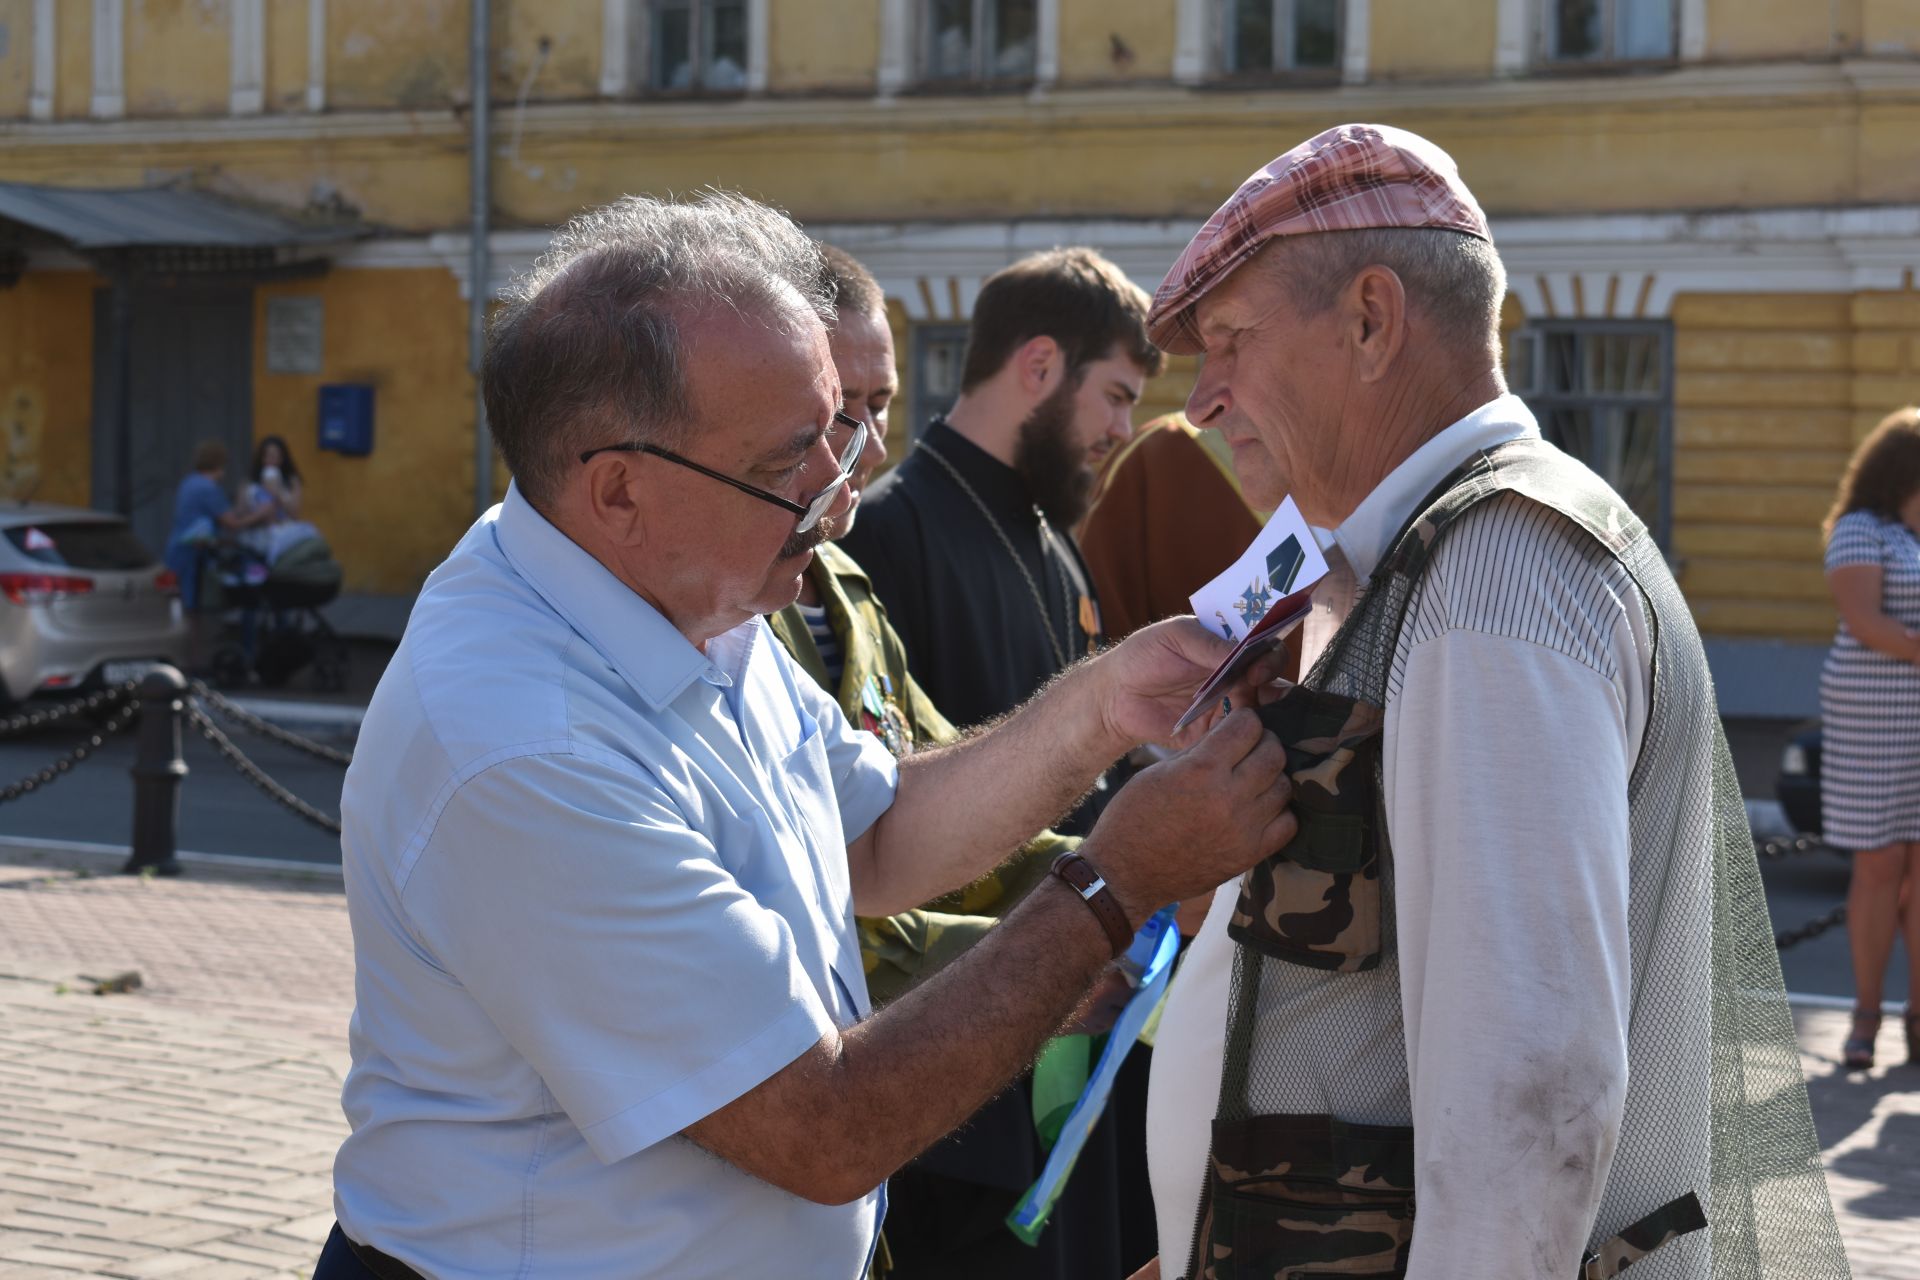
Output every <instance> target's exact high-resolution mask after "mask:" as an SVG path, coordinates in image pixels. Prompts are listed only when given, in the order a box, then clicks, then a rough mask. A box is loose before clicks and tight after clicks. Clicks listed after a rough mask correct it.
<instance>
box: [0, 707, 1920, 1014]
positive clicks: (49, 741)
mask: <svg viewBox="0 0 1920 1280" xmlns="http://www.w3.org/2000/svg"><path fill="white" fill-rule="evenodd" d="M1731 727H1732V728H1733V729H1734V732H1733V734H1732V735H1731V736H1732V738H1733V740H1734V745H1735V756H1736V758H1738V759H1739V761H1740V764H1741V773H1742V775H1743V781H1744V783H1745V790H1746V791H1747V793H1748V794H1749V795H1760V796H1764V795H1766V794H1767V792H1768V790H1769V787H1770V783H1771V775H1770V770H1771V767H1772V766H1771V761H1773V760H1777V759H1778V747H1777V742H1778V741H1781V740H1784V735H1785V734H1786V732H1787V731H1788V729H1789V728H1790V726H1787V725H1784V724H1759V725H1754V724H1748V725H1737V726H1731ZM90 732H91V730H90V729H88V728H81V727H77V726H62V727H59V728H54V729H43V730H40V731H38V732H34V733H30V734H25V735H21V736H17V737H12V738H4V739H0V786H4V785H6V784H7V783H10V782H12V781H14V780H15V779H17V778H20V777H22V776H24V775H26V774H28V773H30V772H32V771H33V770H35V769H38V768H39V767H41V766H42V765H45V764H46V763H47V762H48V761H49V760H51V759H52V758H54V757H55V756H58V755H60V754H63V753H65V752H67V751H69V750H71V749H72V748H73V747H74V746H76V745H78V744H79V743H80V742H82V741H84V740H85V739H86V737H87V735H88V733H90ZM230 732H231V736H232V737H233V738H234V740H235V741H236V742H237V743H238V744H240V746H241V747H242V749H243V750H245V751H246V752H247V754H248V755H249V756H251V757H252V758H253V759H254V760H255V761H256V762H258V763H259V764H260V765H261V767H262V768H264V769H265V770H266V771H267V773H269V774H270V775H271V776H273V777H274V778H276V779H278V780H279V781H280V782H281V783H282V784H283V785H285V786H286V787H287V788H288V789H289V790H291V791H292V792H293V793H294V794H296V795H298V796H300V797H301V798H302V799H304V800H306V801H307V802H308V803H310V804H312V805H315V806H317V807H318V808H321V809H323V810H325V811H326V812H328V813H330V814H337V813H338V812H339V809H340V783H341V778H342V774H343V771H342V770H341V769H340V768H339V767H338V766H336V765H332V764H328V763H325V762H323V761H320V760H316V759H314V758H312V757H310V756H307V755H304V754H301V753H300V752H297V751H294V750H292V749H291V748H288V747H284V746H281V745H280V744H278V743H275V742H272V741H269V740H266V739H262V738H258V737H255V736H252V735H250V734H246V733H243V732H240V731H238V730H231V731H230ZM315 736H320V737H323V740H326V741H328V742H329V743H330V744H331V745H335V746H346V747H350V746H351V742H350V741H348V740H345V739H343V738H342V737H340V736H339V735H338V734H337V733H336V734H335V735H334V736H331V737H327V736H325V735H324V734H316V735H315ZM185 757H186V761H187V766H188V769H189V772H188V775H187V777H186V778H185V779H184V780H183V781H182V783H181V786H180V817H179V847H180V848H181V849H183V850H195V851H199V852H203V853H215V854H240V855H245V856H250V857H266V858H286V859H293V860H297V861H302V862H332V863H338V862H339V860H340V849H339V843H338V840H337V839H336V837H334V836H332V835H330V834H329V833H327V832H325V831H322V830H321V829H319V828H318V827H314V826H312V825H310V824H308V823H307V822H305V821H304V820H302V819H300V818H298V817H296V816H294V815H293V814H292V813H291V812H289V811H287V810H286V809H284V808H282V807H280V806H279V805H278V804H276V803H275V802H274V801H273V800H271V799H269V798H268V797H267V796H266V795H264V794H263V793H262V792H260V791H259V790H258V789H256V788H255V787H254V785H253V784H252V783H251V782H249V781H247V780H246V779H245V778H243V777H241V776H240V775H239V774H238V773H236V772H235V771H234V770H233V768H232V767H231V766H230V765H229V764H228V763H227V762H226V761H225V760H223V759H222V758H221V757H220V756H219V755H217V754H215V752H214V751H213V748H212V747H211V746H210V745H209V744H208V743H206V742H205V741H203V740H201V739H200V738H199V736H198V735H196V734H193V733H191V731H189V732H188V734H187V738H186V741H185ZM132 763H133V740H132V737H131V735H122V736H121V737H119V738H116V739H113V740H110V741H109V742H108V743H107V744H106V745H105V746H104V747H102V748H101V749H100V750H99V751H98V752H96V753H95V755H94V756H93V757H92V758H91V759H89V760H88V761H86V762H85V763H83V764H82V765H80V766H78V767H77V768H75V769H74V770H73V771H72V772H71V773H69V774H68V775H66V776H65V777H62V778H60V779H59V780H58V781H56V782H54V783H53V784H52V785H50V786H48V787H46V788H44V789H43V790H41V791H39V792H36V793H34V794H31V795H27V796H23V797H21V798H19V799H17V800H14V801H11V802H8V803H4V804H0V836H15V837H41V838H52V839H58V840H79V841H87V842H90V843H100V844H117V845H124V844H126V843H127V842H128V840H129V838H130V835H129V833H130V829H131V824H132V796H133V791H132V780H131V778H130V777H129V775H128V772H127V771H128V768H129V766H131V764H132ZM1761 871H1762V875H1763V877H1764V879H1765V883H1766V889H1767V902H1768V906H1769V908H1770V910H1771V912H1772V914H1773V925H1774V928H1775V930H1776V931H1778V930H1783V929H1788V928H1792V927H1796V926H1798V925H1800V924H1803V923H1805V922H1807V921H1809V920H1813V919H1816V918H1818V917H1819V916H1822V915H1824V914H1826V913H1827V912H1828V911H1830V910H1831V909H1832V908H1833V907H1834V906H1835V905H1837V904H1838V903H1840V902H1841V901H1842V900H1843V899H1844V898H1845V896H1846V889H1847V864H1846V862H1845V860H1844V859H1843V858H1841V857H1839V856H1837V855H1835V854H1832V853H1830V852H1825V851H1820V852H1814V853H1808V854H1800V855H1795V856H1791V857H1786V858H1778V859H1768V860H1765V861H1763V863H1762V866H1761ZM1781 960H1782V967H1783V969H1784V971H1785V974H1786V981H1787V989H1788V990H1790V991H1795V992H1801V993H1806V994H1812V995H1822V996H1828V997H1835V998H1839V997H1847V996H1849V995H1851V992H1852V978H1851V976H1850V971H1849V967H1848V959H1847V936H1846V930H1845V929H1844V928H1842V929H1834V930H1831V931H1829V932H1827V933H1826V934H1824V935H1822V936H1820V937H1818V938H1815V939H1812V940H1810V941H1808V942H1804V943H1801V944H1799V945H1797V946H1795V947H1793V948H1791V949H1790V950H1788V951H1786V952H1784V953H1782V957H1781ZM1904 968H1905V965H1904V959H1903V956H1902V954H1901V952H1899V951H1898V950H1896V952H1895V959H1894V965H1893V969H1894V972H1893V973H1892V974H1891V975H1890V977H1889V981H1888V987H1887V998H1888V999H1889V1000H1904V999H1905V998H1906V988H1907V984H1906V981H1905V976H1904Z"/></svg>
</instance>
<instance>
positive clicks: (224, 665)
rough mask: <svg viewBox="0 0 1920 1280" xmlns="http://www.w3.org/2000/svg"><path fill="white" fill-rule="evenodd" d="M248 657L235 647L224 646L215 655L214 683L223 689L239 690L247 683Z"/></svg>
mask: <svg viewBox="0 0 1920 1280" xmlns="http://www.w3.org/2000/svg"><path fill="white" fill-rule="evenodd" d="M247 674H248V668H247V655H246V654H244V653H242V652H241V651H240V650H239V649H238V648H236V647H234V646H233V645H225V646H222V647H221V648H220V649H219V650H218V651H217V652H216V653H215V654H214V655H213V682H214V684H216V685H218V686H219V687H220V688H222V689H238V688H241V687H242V686H244V685H245V684H246V683H247Z"/></svg>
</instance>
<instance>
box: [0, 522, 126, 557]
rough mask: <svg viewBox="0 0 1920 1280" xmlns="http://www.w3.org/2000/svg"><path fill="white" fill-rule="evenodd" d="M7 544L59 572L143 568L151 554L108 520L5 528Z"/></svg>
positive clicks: (122, 529) (123, 529) (115, 523)
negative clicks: (67, 570) (57, 569)
mask: <svg viewBox="0 0 1920 1280" xmlns="http://www.w3.org/2000/svg"><path fill="white" fill-rule="evenodd" d="M6 533H7V541H8V542H11V543H12V544H13V545H14V547H15V548H16V549H17V550H19V551H20V552H21V553H22V554H24V555H25V556H26V557H27V558H28V559H29V560H36V561H38V562H39V563H41V564H44V565H51V566H53V567H55V568H61V569H145V568H147V567H148V566H149V565H151V564H153V563H154V559H153V553H152V552H150V551H148V550H147V549H146V548H145V547H144V546H142V545H140V539H138V538H136V537H134V536H133V530H132V529H130V528H128V527H127V526H126V525H124V524H121V523H118V522H116V521H111V520H105V521H103V520H74V521H57V520H49V521H42V522H41V523H39V524H25V525H18V526H16V527H14V528H12V529H8V530H7V531H6Z"/></svg>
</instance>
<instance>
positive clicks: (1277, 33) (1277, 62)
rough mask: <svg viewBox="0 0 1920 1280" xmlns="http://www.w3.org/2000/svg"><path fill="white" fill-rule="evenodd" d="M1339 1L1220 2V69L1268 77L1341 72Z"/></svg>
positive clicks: (1272, 0) (1275, 0)
mask: <svg viewBox="0 0 1920 1280" xmlns="http://www.w3.org/2000/svg"><path fill="white" fill-rule="evenodd" d="M1340 10H1341V0H1220V6H1219V24H1220V40H1219V47H1220V67H1221V70H1222V71H1223V72H1225V73H1226V74H1228V75H1244V76H1270V75H1274V74H1276V73H1278V74H1286V73H1289V72H1298V71H1309V72H1311V71H1338V70H1339V69H1340V17H1341V14H1340Z"/></svg>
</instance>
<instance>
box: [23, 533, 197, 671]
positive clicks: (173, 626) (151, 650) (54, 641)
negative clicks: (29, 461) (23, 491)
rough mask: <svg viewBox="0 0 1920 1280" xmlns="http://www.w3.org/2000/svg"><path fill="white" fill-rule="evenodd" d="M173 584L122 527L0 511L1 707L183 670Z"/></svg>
mask: <svg viewBox="0 0 1920 1280" xmlns="http://www.w3.org/2000/svg"><path fill="white" fill-rule="evenodd" d="M186 654H187V625H186V620H185V618H184V617H182V615H181V612H180V600H179V585H178V584H177V583H176V582H175V581H174V575H173V574H172V573H170V572H169V571H168V570H167V568H166V566H164V565H163V564H161V563H160V562H159V561H158V560H157V559H155V558H154V555H153V553H152V552H151V551H149V550H148V549H147V548H146V547H145V546H143V545H142V544H141V542H140V539H138V538H136V537H135V536H134V534H133V530H132V529H130V528H129V527H128V526H127V522H126V520H125V518H124V517H121V516H117V515H109V514H107V513H105V512H100V511H87V510H84V509H82V508H79V507H56V506H49V505H44V504H42V505H31V506H29V505H13V506H0V705H5V704H8V703H13V702H18V701H20V700H21V699H23V698H27V697H30V696H32V695H34V694H40V693H64V692H70V691H77V690H84V689H89V688H97V687H99V686H101V685H106V684H117V683H119V682H120V681H122V680H131V679H137V678H138V677H139V676H141V675H142V674H144V673H145V672H146V671H147V670H148V669H149V668H150V667H152V666H153V664H155V663H156V662H170V663H173V664H175V665H179V664H180V663H182V662H184V661H185V660H186Z"/></svg>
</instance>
